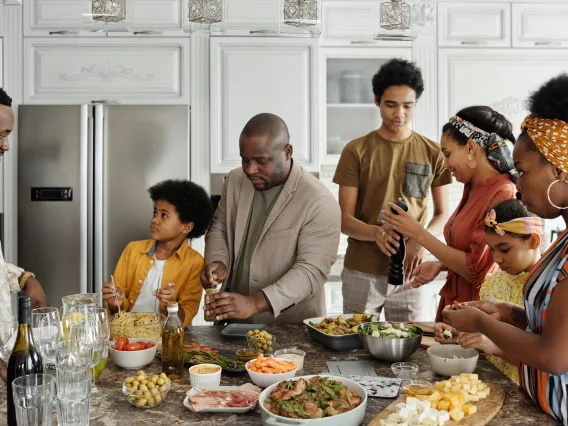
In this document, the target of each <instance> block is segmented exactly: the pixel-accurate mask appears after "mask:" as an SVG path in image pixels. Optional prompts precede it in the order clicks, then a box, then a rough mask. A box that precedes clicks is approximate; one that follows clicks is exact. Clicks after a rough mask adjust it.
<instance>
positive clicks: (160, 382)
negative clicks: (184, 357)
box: [157, 378, 166, 386]
mask: <svg viewBox="0 0 568 426" xmlns="http://www.w3.org/2000/svg"><path fill="white" fill-rule="evenodd" d="M165 383H166V381H165V380H164V379H162V378H159V379H158V383H157V384H158V385H160V386H162V385H164V384H165Z"/></svg>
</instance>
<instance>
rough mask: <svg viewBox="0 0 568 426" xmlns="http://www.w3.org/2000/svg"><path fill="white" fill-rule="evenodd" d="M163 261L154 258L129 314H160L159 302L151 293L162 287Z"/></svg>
mask: <svg viewBox="0 0 568 426" xmlns="http://www.w3.org/2000/svg"><path fill="white" fill-rule="evenodd" d="M165 263H166V261H165V260H158V259H155V258H154V264H153V265H152V267H151V268H150V271H148V275H147V276H146V279H145V280H144V284H143V285H142V289H141V290H140V294H139V295H138V298H137V299H136V303H134V306H133V307H132V309H131V312H156V313H160V302H159V301H158V302H157V301H156V296H154V295H153V294H152V293H153V292H155V291H156V290H157V289H159V288H160V287H161V286H162V275H163V273H164V264H165Z"/></svg>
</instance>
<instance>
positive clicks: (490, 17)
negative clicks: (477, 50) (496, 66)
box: [438, 1, 511, 47]
mask: <svg viewBox="0 0 568 426" xmlns="http://www.w3.org/2000/svg"><path fill="white" fill-rule="evenodd" d="M438 45H439V46H464V47H465V46H470V47H509V46H510V45H511V4H510V3H501V2H477V1H475V2H472V1H470V2H453V1H452V2H440V3H438Z"/></svg>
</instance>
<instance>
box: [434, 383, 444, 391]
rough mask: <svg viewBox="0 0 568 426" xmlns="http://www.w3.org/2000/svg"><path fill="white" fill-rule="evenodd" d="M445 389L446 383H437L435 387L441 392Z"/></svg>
mask: <svg viewBox="0 0 568 426" xmlns="http://www.w3.org/2000/svg"><path fill="white" fill-rule="evenodd" d="M445 387H446V382H436V384H435V385H434V389H436V390H439V391H443V390H444V389H445Z"/></svg>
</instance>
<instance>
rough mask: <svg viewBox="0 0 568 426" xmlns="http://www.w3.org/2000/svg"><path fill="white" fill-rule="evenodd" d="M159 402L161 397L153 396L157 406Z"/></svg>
mask: <svg viewBox="0 0 568 426" xmlns="http://www.w3.org/2000/svg"><path fill="white" fill-rule="evenodd" d="M161 400H162V397H161V395H160V394H158V395H154V401H156V404H158V403H159V402H160V401H161Z"/></svg>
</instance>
